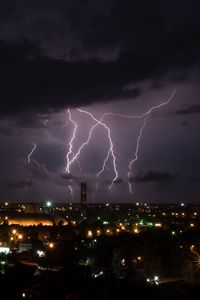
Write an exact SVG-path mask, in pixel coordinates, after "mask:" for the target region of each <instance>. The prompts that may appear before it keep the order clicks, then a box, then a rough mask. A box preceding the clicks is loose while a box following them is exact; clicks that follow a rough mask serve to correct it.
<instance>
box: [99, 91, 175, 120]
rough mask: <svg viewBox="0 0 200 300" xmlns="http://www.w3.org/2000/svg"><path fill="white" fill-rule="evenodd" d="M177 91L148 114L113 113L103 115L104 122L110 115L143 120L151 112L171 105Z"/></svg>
mask: <svg viewBox="0 0 200 300" xmlns="http://www.w3.org/2000/svg"><path fill="white" fill-rule="evenodd" d="M176 91H177V89H175V90H174V91H173V93H172V94H171V95H170V97H169V98H168V99H167V101H164V102H161V103H160V104H158V105H155V106H152V107H151V108H150V109H149V110H147V111H146V112H144V113H143V114H141V115H123V114H116V113H112V112H107V113H104V114H103V116H102V121H103V119H104V117H106V116H109V115H110V116H114V117H120V118H126V119H142V118H144V117H145V116H147V115H149V114H151V112H153V111H154V110H158V109H159V108H161V107H163V106H165V105H167V104H169V103H170V102H171V100H172V99H173V98H174V96H175V94H176Z"/></svg>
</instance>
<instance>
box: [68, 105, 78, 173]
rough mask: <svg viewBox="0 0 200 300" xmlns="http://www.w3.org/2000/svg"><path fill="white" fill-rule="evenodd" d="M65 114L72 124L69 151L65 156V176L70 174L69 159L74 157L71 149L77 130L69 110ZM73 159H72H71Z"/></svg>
mask: <svg viewBox="0 0 200 300" xmlns="http://www.w3.org/2000/svg"><path fill="white" fill-rule="evenodd" d="M67 113H68V116H69V121H70V122H71V123H72V125H73V127H74V128H73V131H72V136H71V139H70V141H69V150H68V152H67V155H66V159H67V165H66V168H65V171H66V173H67V174H70V161H71V160H70V157H71V156H73V157H74V154H73V152H72V149H73V142H74V140H75V138H76V132H77V128H78V125H77V124H76V122H75V121H74V120H73V119H72V115H71V112H70V109H68V110H67ZM72 159H73V158H72Z"/></svg>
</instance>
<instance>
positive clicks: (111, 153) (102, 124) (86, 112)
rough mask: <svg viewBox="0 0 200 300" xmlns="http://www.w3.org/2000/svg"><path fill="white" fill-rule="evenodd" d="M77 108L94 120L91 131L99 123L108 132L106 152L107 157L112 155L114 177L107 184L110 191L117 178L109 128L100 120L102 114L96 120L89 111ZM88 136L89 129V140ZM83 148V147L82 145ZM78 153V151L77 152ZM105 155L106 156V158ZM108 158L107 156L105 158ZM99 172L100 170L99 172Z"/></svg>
mask: <svg viewBox="0 0 200 300" xmlns="http://www.w3.org/2000/svg"><path fill="white" fill-rule="evenodd" d="M77 110H78V111H79V112H82V113H85V114H87V115H89V116H90V117H91V118H92V119H93V120H94V121H95V122H96V124H95V125H93V127H92V128H93V129H92V131H93V130H94V128H95V127H96V126H97V125H101V126H103V127H104V128H105V129H106V130H107V133H108V140H109V145H110V147H109V150H108V154H107V157H109V156H110V155H111V156H112V164H113V171H114V174H115V175H114V178H113V179H112V183H111V185H110V186H109V189H110V191H111V190H112V186H113V184H114V182H115V181H116V180H117V178H118V171H117V165H116V157H115V154H114V145H113V141H112V138H111V130H110V128H109V127H108V126H107V125H106V124H105V123H103V122H102V118H103V116H104V115H103V116H102V118H101V119H100V120H97V119H96V118H95V117H94V116H93V114H92V113H90V112H88V111H86V110H83V109H80V108H77ZM90 138H91V130H90V135H89V138H88V139H89V140H90ZM89 140H87V141H88V142H89ZM86 144H88V143H86ZM82 148H83V147H82ZM82 148H81V149H82ZM79 154H80V153H79ZM107 157H106V158H107ZM107 159H108V158H107ZM107 159H105V160H104V163H105V164H106V161H107ZM100 173H101V172H100Z"/></svg>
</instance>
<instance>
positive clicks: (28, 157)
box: [27, 143, 37, 164]
mask: <svg viewBox="0 0 200 300" xmlns="http://www.w3.org/2000/svg"><path fill="white" fill-rule="evenodd" d="M36 148H37V145H36V143H33V148H32V149H31V152H30V153H29V154H28V156H27V163H28V164H29V163H30V162H31V156H32V154H33V152H34V151H35V149H36Z"/></svg>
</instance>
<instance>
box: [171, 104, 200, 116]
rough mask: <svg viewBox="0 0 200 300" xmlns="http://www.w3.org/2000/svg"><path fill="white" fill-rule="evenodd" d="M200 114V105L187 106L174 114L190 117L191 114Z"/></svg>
mask: <svg viewBox="0 0 200 300" xmlns="http://www.w3.org/2000/svg"><path fill="white" fill-rule="evenodd" d="M199 113H200V104H192V105H189V104H188V105H185V106H184V107H182V108H180V109H177V110H176V111H175V112H174V114H177V115H190V114H199Z"/></svg>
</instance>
